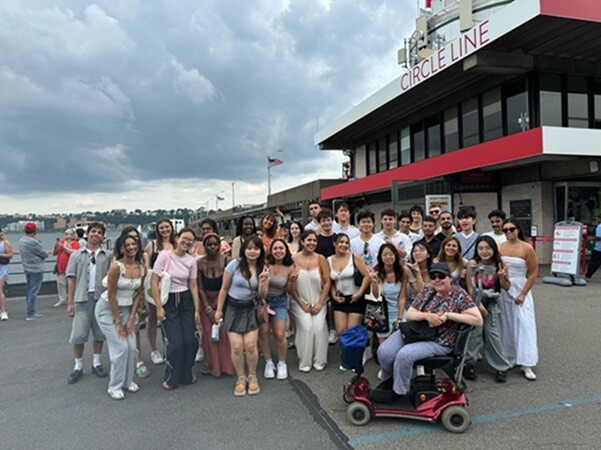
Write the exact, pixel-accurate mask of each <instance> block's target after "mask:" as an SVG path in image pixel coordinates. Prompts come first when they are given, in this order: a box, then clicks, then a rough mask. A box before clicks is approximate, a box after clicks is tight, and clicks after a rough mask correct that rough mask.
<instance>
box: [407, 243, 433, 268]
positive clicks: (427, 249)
mask: <svg viewBox="0 0 601 450" xmlns="http://www.w3.org/2000/svg"><path fill="white" fill-rule="evenodd" d="M415 247H421V248H423V249H424V250H425V251H426V252H427V253H428V259H426V266H427V267H428V270H430V266H431V265H432V250H430V247H428V246H427V245H426V243H425V242H421V241H417V242H416V243H415V244H413V247H411V263H413V264H415V258H414V257H413V249H414V248H415Z"/></svg>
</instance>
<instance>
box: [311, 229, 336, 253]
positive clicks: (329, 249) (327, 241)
mask: <svg viewBox="0 0 601 450" xmlns="http://www.w3.org/2000/svg"><path fill="white" fill-rule="evenodd" d="M334 236H335V235H334V234H333V235H332V236H322V235H320V234H318V235H317V248H316V249H315V252H316V253H319V254H320V255H323V256H324V257H325V258H327V257H328V256H332V255H333V254H334V253H335V252H336V249H335V248H334Z"/></svg>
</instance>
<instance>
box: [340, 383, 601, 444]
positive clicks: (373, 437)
mask: <svg viewBox="0 0 601 450" xmlns="http://www.w3.org/2000/svg"><path fill="white" fill-rule="evenodd" d="M589 403H601V393H599V394H593V395H592V396H587V397H576V398H572V399H567V400H563V401H559V402H550V403H541V404H540V405H535V406H529V407H527V408H521V409H508V410H505V411H498V412H494V413H490V414H482V415H479V416H475V417H472V424H478V425H480V424H484V423H488V422H492V421H494V420H503V419H513V418H515V417H522V416H527V415H529V414H538V413H541V412H546V411H554V410H557V409H562V408H571V407H573V406H579V405H586V404H589ZM440 430H444V428H443V426H442V425H440V424H436V425H432V424H419V425H416V426H413V427H411V428H405V429H402V430H396V431H390V432H387V433H374V434H366V435H364V436H359V437H357V438H354V439H349V445H351V446H352V447H358V446H362V445H367V444H374V443H377V442H383V441H390V440H393V439H399V438H407V437H413V436H418V435H420V434H426V433H434V432H438V431H440Z"/></svg>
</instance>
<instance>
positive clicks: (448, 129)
mask: <svg viewBox="0 0 601 450" xmlns="http://www.w3.org/2000/svg"><path fill="white" fill-rule="evenodd" d="M443 119H444V150H445V152H447V153H448V152H452V151H453V150H457V149H458V148H459V121H458V120H457V107H456V106H454V107H452V108H450V109H447V110H446V111H445V112H444V114H443Z"/></svg>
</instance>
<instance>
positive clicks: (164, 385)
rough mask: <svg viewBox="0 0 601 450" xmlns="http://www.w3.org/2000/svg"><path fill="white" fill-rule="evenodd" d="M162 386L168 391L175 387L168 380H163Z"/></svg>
mask: <svg viewBox="0 0 601 450" xmlns="http://www.w3.org/2000/svg"><path fill="white" fill-rule="evenodd" d="M161 386H162V387H163V389H165V390H166V391H172V390H173V388H172V387H171V386H169V384H168V383H167V382H166V381H163V383H162V384H161Z"/></svg>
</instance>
